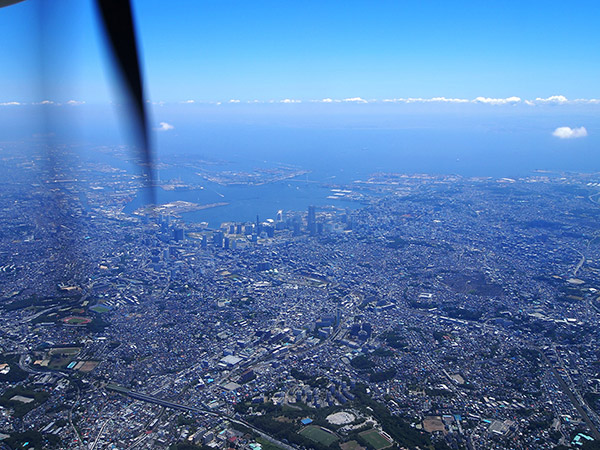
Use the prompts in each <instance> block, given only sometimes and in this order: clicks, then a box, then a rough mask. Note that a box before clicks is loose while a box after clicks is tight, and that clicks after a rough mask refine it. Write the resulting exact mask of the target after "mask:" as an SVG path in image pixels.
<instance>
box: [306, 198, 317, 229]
mask: <svg viewBox="0 0 600 450" xmlns="http://www.w3.org/2000/svg"><path fill="white" fill-rule="evenodd" d="M306 225H307V229H308V232H309V233H310V235H311V236H314V235H315V234H317V214H316V209H315V207H314V206H312V205H311V206H309V207H308V215H307V216H306Z"/></svg>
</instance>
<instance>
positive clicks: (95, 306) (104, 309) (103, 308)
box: [90, 305, 110, 314]
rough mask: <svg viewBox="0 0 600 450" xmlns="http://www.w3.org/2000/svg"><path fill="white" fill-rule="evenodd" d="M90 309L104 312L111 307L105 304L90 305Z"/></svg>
mask: <svg viewBox="0 0 600 450" xmlns="http://www.w3.org/2000/svg"><path fill="white" fill-rule="evenodd" d="M90 311H94V312H95V313H99V314H103V313H106V312H108V311H110V308H109V307H107V306H104V305H94V306H92V307H90Z"/></svg>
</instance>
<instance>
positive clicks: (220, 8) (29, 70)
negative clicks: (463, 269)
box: [0, 0, 600, 103]
mask: <svg viewBox="0 0 600 450" xmlns="http://www.w3.org/2000/svg"><path fill="white" fill-rule="evenodd" d="M134 9H135V17H136V21H137V27H138V31H139V37H140V43H141V50H142V55H143V64H144V73H145V78H146V86H147V92H148V96H149V98H150V99H151V100H152V101H155V102H158V101H166V102H178V101H184V100H188V99H193V100H195V101H207V102H227V101H229V100H230V99H239V100H241V101H242V102H243V101H250V100H255V99H256V100H261V101H269V100H282V99H298V100H302V101H305V102H306V101H309V100H318V99H324V98H331V99H346V98H357V97H360V98H362V99H367V100H371V99H377V100H380V101H381V100H383V99H395V98H432V97H445V98H464V99H474V98H476V97H479V96H483V97H491V98H506V97H512V96H517V97H519V98H521V99H523V100H525V99H535V98H547V97H550V96H553V95H563V96H565V97H567V98H569V99H576V98H586V99H589V98H600V83H598V82H597V80H600V56H599V55H598V51H597V44H598V42H600V29H599V27H598V26H597V24H598V23H599V22H600V20H599V19H600V5H599V4H598V3H597V2H593V1H590V2H577V1H572V2H568V3H565V2H552V1H543V2H541V1H540V2H538V1H527V2H523V1H502V2H500V1H498V2H493V1H490V2H482V1H461V2H451V1H448V2H440V1H435V2H433V1H383V0H382V1H360V2H358V1H323V0H321V1H309V0H307V1H302V2H283V1H280V0H279V1H257V2H248V1H227V0H210V1H208V0H207V1H203V0H194V1H183V0H178V1H172V2H165V1H164V0H161V1H158V0H138V1H135V2H134ZM40 23H41V24H42V25H41V26H40ZM0 40H1V41H2V43H3V44H2V46H0V61H2V70H0V103H2V102H11V101H17V102H35V101H41V100H45V99H49V100H53V101H57V102H66V101H67V100H72V99H74V100H78V101H86V102H88V103H95V102H106V101H108V100H110V99H111V98H112V95H113V92H112V89H111V88H110V76H109V74H110V71H109V70H107V64H106V60H105V55H104V53H103V48H102V39H101V38H100V36H99V33H98V27H97V23H96V21H95V14H94V8H93V4H92V2H91V1H87V0H53V1H52V2H51V3H50V2H46V5H42V2H41V0H28V1H26V2H24V3H22V4H18V5H15V6H11V7H8V8H4V9H2V10H0ZM40 55H43V56H42V57H40ZM42 69H43V70H42Z"/></svg>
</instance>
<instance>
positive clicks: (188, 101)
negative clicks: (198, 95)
mask: <svg viewBox="0 0 600 450" xmlns="http://www.w3.org/2000/svg"><path fill="white" fill-rule="evenodd" d="M180 103H190V104H191V103H196V100H184V101H182V102H180Z"/></svg>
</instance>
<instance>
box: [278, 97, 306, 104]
mask: <svg viewBox="0 0 600 450" xmlns="http://www.w3.org/2000/svg"><path fill="white" fill-rule="evenodd" d="M280 103H302V101H301V100H294V99H291V98H286V99H283V100H281V102H280Z"/></svg>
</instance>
